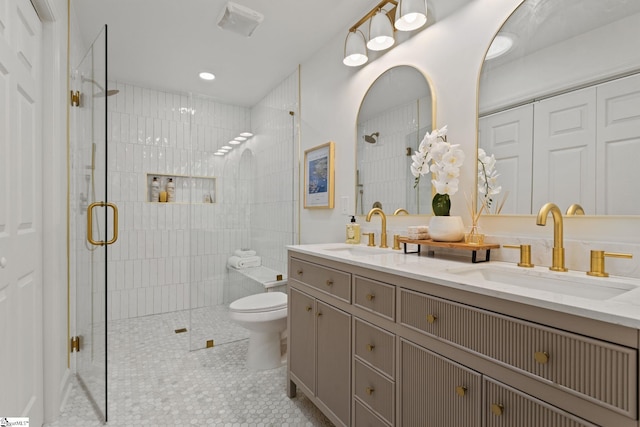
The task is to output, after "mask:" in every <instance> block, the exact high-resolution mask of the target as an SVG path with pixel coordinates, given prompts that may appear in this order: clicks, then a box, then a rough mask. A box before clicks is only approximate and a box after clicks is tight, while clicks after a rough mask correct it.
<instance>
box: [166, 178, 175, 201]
mask: <svg viewBox="0 0 640 427" xmlns="http://www.w3.org/2000/svg"><path fill="white" fill-rule="evenodd" d="M175 201H176V183H175V182H173V178H169V182H167V202H175Z"/></svg>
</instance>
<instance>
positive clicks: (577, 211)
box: [567, 203, 584, 215]
mask: <svg viewBox="0 0 640 427" xmlns="http://www.w3.org/2000/svg"><path fill="white" fill-rule="evenodd" d="M567 215H584V209H582V206H580V205H579V204H577V203H574V204H572V205H571V206H569V208H567Z"/></svg>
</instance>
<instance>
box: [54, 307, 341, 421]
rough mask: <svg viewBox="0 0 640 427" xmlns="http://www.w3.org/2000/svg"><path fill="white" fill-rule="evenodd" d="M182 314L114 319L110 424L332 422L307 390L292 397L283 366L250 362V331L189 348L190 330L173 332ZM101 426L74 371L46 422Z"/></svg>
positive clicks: (111, 337)
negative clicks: (55, 413) (253, 367)
mask: <svg viewBox="0 0 640 427" xmlns="http://www.w3.org/2000/svg"><path fill="white" fill-rule="evenodd" d="M201 314H202V313H199V314H198V315H199V316H200V315H201ZM214 315H220V313H217V314H214ZM180 316H184V313H170V314H166V315H159V316H148V317H144V318H138V319H133V320H121V321H117V322H111V323H110V332H109V346H110V357H109V365H108V366H109V423H108V425H113V426H118V427H123V426H124V427H128V426H131V427H134V426H135V427H137V426H225V427H227V426H229V427H258V426H260V427H266V426H278V427H293V426H296V427H298V426H332V425H333V424H331V422H329V421H328V420H327V419H326V417H324V415H322V413H320V411H318V409H317V408H316V407H315V406H314V405H313V404H312V403H311V402H310V401H309V400H308V399H307V398H306V397H305V396H304V395H303V394H302V393H300V392H299V393H298V396H297V397H296V398H295V399H289V398H288V397H287V396H286V392H285V386H286V371H285V369H286V368H285V366H284V365H283V366H282V367H280V368H276V369H272V370H268V371H261V372H251V371H248V370H247V369H246V368H245V363H244V361H245V354H246V351H247V343H248V341H247V340H246V338H245V336H244V335H239V336H238V337H239V338H241V339H240V340H235V341H234V339H233V337H232V336H231V335H227V336H225V337H224V339H223V341H227V342H226V343H224V344H217V345H216V346H215V347H213V348H209V349H201V350H195V351H189V350H188V348H189V339H190V337H189V333H182V334H176V333H175V332H174V330H175V329H176V328H178V327H182V326H184V323H183V321H184V319H181V317H180ZM187 316H188V314H187ZM239 333H240V334H245V332H244V331H241V332H239ZM216 342H221V341H218V340H217V339H216ZM101 425H103V424H102V422H101V421H99V420H98V417H97V415H96V412H95V411H94V409H93V407H92V405H91V403H90V402H89V400H88V398H87V397H86V394H85V392H84V391H83V389H82V385H81V383H80V381H78V379H77V378H75V377H74V379H73V383H72V391H71V394H70V396H69V398H68V399H67V402H66V405H65V409H64V412H63V413H62V414H61V416H60V418H59V419H58V420H57V421H56V422H54V423H51V424H46V425H45V426H47V427H93V426H101Z"/></svg>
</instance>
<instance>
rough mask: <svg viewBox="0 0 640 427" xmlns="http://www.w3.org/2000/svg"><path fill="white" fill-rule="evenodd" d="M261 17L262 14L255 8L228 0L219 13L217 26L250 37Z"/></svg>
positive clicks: (261, 19) (262, 17)
mask: <svg viewBox="0 0 640 427" xmlns="http://www.w3.org/2000/svg"><path fill="white" fill-rule="evenodd" d="M263 19H264V16H263V15H262V14H261V13H259V12H256V11H255V10H252V9H249V8H248V7H246V6H242V5H240V4H237V3H233V2H228V3H227V5H226V6H225V7H224V9H223V10H222V13H221V14H220V18H219V19H218V27H220V28H222V29H223V30H229V31H232V32H234V33H237V34H240V35H242V36H245V37H250V36H251V34H253V31H254V30H255V29H256V27H257V26H258V25H260V23H261V22H262V21H263Z"/></svg>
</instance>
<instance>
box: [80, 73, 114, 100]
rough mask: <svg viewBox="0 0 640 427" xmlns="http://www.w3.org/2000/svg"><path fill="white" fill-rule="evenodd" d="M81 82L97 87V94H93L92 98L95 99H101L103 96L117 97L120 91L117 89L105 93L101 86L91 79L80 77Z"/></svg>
mask: <svg viewBox="0 0 640 427" xmlns="http://www.w3.org/2000/svg"><path fill="white" fill-rule="evenodd" d="M82 81H83V82H89V83H91V84H93V85H95V86H97V87H98V92H96V93H94V94H93V96H95V97H96V98H103V97H105V96H112V95H117V94H118V93H119V92H120V91H119V90H118V89H111V90H107V91H106V92H105V90H104V88H103V87H102V86H100V84H99V83H98V82H96V81H95V80H93V79H88V78H86V77H85V76H82Z"/></svg>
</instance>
